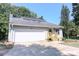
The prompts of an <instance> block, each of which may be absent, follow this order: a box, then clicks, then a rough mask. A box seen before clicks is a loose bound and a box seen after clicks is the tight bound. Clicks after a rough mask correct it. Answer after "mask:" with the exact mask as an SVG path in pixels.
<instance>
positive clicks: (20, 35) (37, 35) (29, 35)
mask: <svg viewBox="0 0 79 59" xmlns="http://www.w3.org/2000/svg"><path fill="white" fill-rule="evenodd" d="M45 39H47V30H46V29H36V28H35V29H23V28H22V29H21V28H19V29H15V42H27V41H39V40H45Z"/></svg>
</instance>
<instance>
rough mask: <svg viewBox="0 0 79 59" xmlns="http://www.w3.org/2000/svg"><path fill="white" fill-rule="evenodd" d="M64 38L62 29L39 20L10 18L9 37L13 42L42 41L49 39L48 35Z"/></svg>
mask: <svg viewBox="0 0 79 59" xmlns="http://www.w3.org/2000/svg"><path fill="white" fill-rule="evenodd" d="M49 32H51V33H52V34H53V32H55V33H57V34H58V35H59V36H61V37H63V33H62V27H61V26H58V25H55V24H52V23H48V22H47V21H45V20H42V19H39V18H28V17H26V18H25V17H13V16H12V14H11V15H10V17H9V36H8V40H9V41H12V42H27V41H40V40H46V39H48V33H49Z"/></svg>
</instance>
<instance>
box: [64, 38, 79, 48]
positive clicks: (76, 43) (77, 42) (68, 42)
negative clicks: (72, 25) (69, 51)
mask: <svg viewBox="0 0 79 59" xmlns="http://www.w3.org/2000/svg"><path fill="white" fill-rule="evenodd" d="M64 45H68V46H73V47H78V48H79V40H65V41H64Z"/></svg>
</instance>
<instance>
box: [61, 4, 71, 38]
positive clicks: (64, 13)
mask: <svg viewBox="0 0 79 59" xmlns="http://www.w3.org/2000/svg"><path fill="white" fill-rule="evenodd" d="M69 12H70V11H69V9H68V7H67V6H64V5H63V6H62V9H61V21H60V25H61V26H63V27H64V29H63V34H64V36H65V37H68V36H69V30H68V29H69V23H68V22H69Z"/></svg>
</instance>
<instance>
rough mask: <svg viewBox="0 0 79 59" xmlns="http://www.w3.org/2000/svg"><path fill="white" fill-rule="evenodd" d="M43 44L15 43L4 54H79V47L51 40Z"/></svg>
mask: <svg viewBox="0 0 79 59" xmlns="http://www.w3.org/2000/svg"><path fill="white" fill-rule="evenodd" d="M42 44H43V43H42ZM45 45H47V46H45ZM45 45H44V44H43V45H40V44H32V45H30V46H28V47H26V45H22V44H15V45H14V47H13V48H12V49H11V50H10V51H9V52H8V53H7V54H5V56H67V55H68V56H75V55H78V56H79V48H74V47H70V46H65V45H62V44H56V43H55V44H54V43H52V42H50V43H45Z"/></svg>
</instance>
